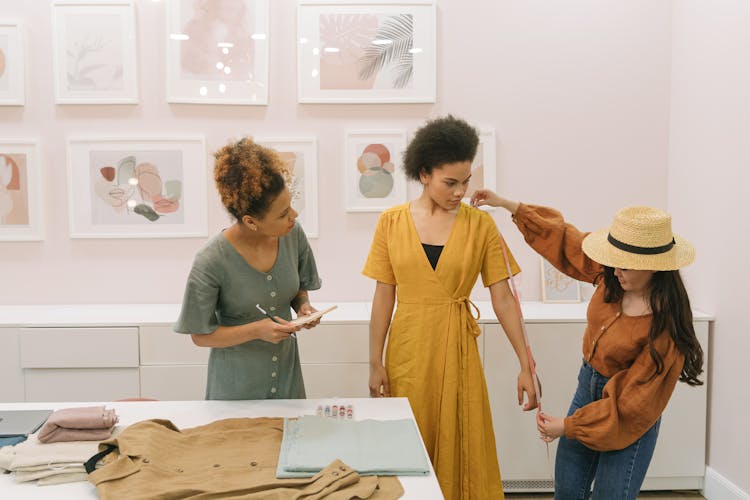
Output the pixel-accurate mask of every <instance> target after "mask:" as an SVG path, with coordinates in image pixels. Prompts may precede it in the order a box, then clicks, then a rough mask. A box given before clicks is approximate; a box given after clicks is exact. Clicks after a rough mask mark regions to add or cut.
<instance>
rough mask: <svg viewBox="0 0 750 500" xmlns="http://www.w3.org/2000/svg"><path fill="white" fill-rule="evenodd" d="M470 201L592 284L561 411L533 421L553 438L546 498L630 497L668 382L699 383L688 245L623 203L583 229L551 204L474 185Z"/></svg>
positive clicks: (656, 215)
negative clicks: (595, 227) (605, 222)
mask: <svg viewBox="0 0 750 500" xmlns="http://www.w3.org/2000/svg"><path fill="white" fill-rule="evenodd" d="M472 202H473V203H475V204H476V205H491V206H495V207H497V206H500V207H503V208H505V209H507V210H508V211H509V212H511V214H513V221H514V222H515V223H516V225H517V226H518V228H519V229H520V230H521V232H522V233H523V235H524V238H525V239H526V242H527V243H529V245H531V246H532V248H534V250H536V251H537V252H538V253H539V254H541V255H542V256H543V257H544V258H546V259H547V260H549V261H550V262H551V263H552V264H553V265H554V266H555V267H557V268H558V269H559V270H560V271H562V272H564V273H565V274H567V275H568V276H571V277H573V278H575V279H577V280H581V281H586V282H589V283H594V284H595V285H598V286H597V287H596V291H595V292H594V295H593V296H592V297H591V302H590V304H589V307H588V312H587V319H588V324H587V326H586V332H585V334H584V338H583V359H584V361H583V366H582V367H581V370H580V372H579V375H578V389H577V390H576V393H575V395H574V396H573V401H572V403H571V405H570V409H569V410H568V415H567V417H565V418H558V417H553V416H551V415H547V414H544V413H539V414H538V416H537V428H538V429H539V432H540V434H541V439H543V440H544V441H546V442H548V443H549V442H551V441H554V440H555V439H557V438H560V443H559V446H558V448H557V458H556V463H555V499H556V500H567V499H578V498H580V499H584V498H589V495H590V494H591V483H592V481H593V482H594V491H593V495H594V496H593V497H594V498H596V499H607V500H610V499H635V498H636V495H637V494H638V490H639V489H640V487H641V484H642V483H643V478H644V477H645V475H646V470H647V469H648V465H649V463H650V461H651V457H652V455H653V451H654V447H655V446H656V438H657V435H658V433H659V423H660V421H661V414H662V412H663V411H664V408H665V407H666V405H667V402H668V401H669V398H670V397H671V395H672V391H673V390H674V388H675V385H676V384H677V381H678V380H680V381H683V382H686V383H687V384H689V385H701V384H702V382H701V381H700V380H698V375H699V374H700V373H701V372H702V371H703V369H702V366H703V351H702V349H701V346H700V344H699V343H698V340H697V338H696V336H695V331H694V329H693V323H692V312H691V309H690V301H689V299H688V295H687V292H686V291H685V287H684V285H683V283H682V279H681V278H680V273H679V271H678V269H679V268H681V267H683V266H685V265H687V264H690V263H691V262H692V261H693V258H694V257H695V251H694V249H693V247H692V245H690V243H688V242H687V241H686V240H684V239H682V238H680V237H679V236H677V235H675V234H673V233H672V223H671V217H670V216H669V215H668V214H667V213H665V212H663V211H661V210H658V209H655V208H650V207H628V208H623V209H622V210H620V211H619V212H617V214H615V218H614V222H613V223H612V225H611V226H610V227H609V228H607V229H602V230H600V231H596V232H593V233H590V234H587V233H582V232H580V231H578V230H577V229H576V228H575V227H573V226H572V225H570V224H568V223H566V222H565V220H564V219H563V217H562V215H561V214H560V213H559V212H557V211H556V210H554V209H551V208H546V207H540V206H535V205H526V204H523V203H518V202H514V201H510V200H507V199H505V198H501V197H499V196H498V195H496V194H495V193H493V192H492V191H488V190H480V191H477V192H476V193H475V194H474V196H473V197H472Z"/></svg>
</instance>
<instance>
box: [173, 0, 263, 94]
mask: <svg viewBox="0 0 750 500" xmlns="http://www.w3.org/2000/svg"><path fill="white" fill-rule="evenodd" d="M268 8H269V0H220V1H206V0H172V1H170V2H169V3H168V12H167V23H168V26H167V36H168V39H167V40H166V47H167V59H166V61H167V64H166V66H167V101H168V102H175V103H199V104H248V105H263V104H267V103H268V44H269V40H268V38H269V33H268Z"/></svg>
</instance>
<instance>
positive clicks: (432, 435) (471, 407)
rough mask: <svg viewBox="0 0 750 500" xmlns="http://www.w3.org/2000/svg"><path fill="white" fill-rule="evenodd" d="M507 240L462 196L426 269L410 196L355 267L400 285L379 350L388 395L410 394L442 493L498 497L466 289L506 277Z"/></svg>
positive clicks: (384, 220) (388, 214) (383, 219)
mask: <svg viewBox="0 0 750 500" xmlns="http://www.w3.org/2000/svg"><path fill="white" fill-rule="evenodd" d="M504 244H505V243H504V242H503V239H502V237H501V236H500V233H499V232H498V230H497V226H496V225H495V222H494V221H493V220H492V218H491V217H490V215H489V214H487V213H486V212H483V211H481V210H478V209H475V208H472V207H469V206H468V205H466V204H463V203H462V204H461V205H460V206H459V209H458V213H457V215H456V219H455V221H454V223H453V228H452V230H451V233H450V236H449V237H448V241H447V242H446V244H445V247H444V248H443V251H442V253H441V255H440V260H439V261H438V264H437V267H436V268H435V269H434V270H433V269H432V266H431V265H430V263H429V261H428V259H427V255H426V254H425V252H424V249H423V247H422V242H421V241H420V239H419V235H418V234H417V231H416V227H415V225H414V221H413V219H412V216H411V212H410V210H409V204H408V203H407V204H404V205H399V206H396V207H392V208H390V209H388V210H386V211H385V212H383V214H382V215H381V216H380V220H379V221H378V226H377V229H376V230H375V235H374V237H373V241H372V246H371V248H370V254H369V256H368V258H367V263H366V264H365V267H364V270H363V271H362V272H363V274H364V275H365V276H368V277H370V278H372V279H375V280H377V281H380V282H382V283H387V284H391V285H396V287H397V288H396V295H397V300H398V302H397V306H396V313H395V315H394V317H393V320H392V322H391V325H390V329H389V331H388V346H387V349H386V355H385V356H386V357H385V366H386V370H387V371H388V376H389V379H390V385H391V395H392V396H395V397H407V398H409V402H410V403H411V407H412V410H413V412H414V415H415V417H416V420H417V424H418V425H419V430H420V432H421V434H422V438H423V439H424V442H425V445H426V447H427V452H428V453H429V455H430V459H431V460H432V464H433V467H434V468H435V471H436V473H437V477H438V481H439V482H440V487H441V489H442V491H443V495H444V496H445V498H446V499H448V500H453V499H485V498H486V499H498V498H503V491H502V483H501V480H500V467H499V465H498V461H497V452H496V448H495V433H494V431H493V429H492V414H491V412H490V405H489V400H488V397H487V385H486V383H485V379H484V371H483V369H482V362H481V358H480V355H479V350H478V348H477V337H478V335H479V334H480V329H479V327H478V325H477V322H476V319H478V311H477V318H476V319H475V317H474V316H473V313H472V306H473V304H471V302H470V301H469V294H470V293H471V290H472V288H473V287H474V283H475V282H476V280H477V277H478V275H479V273H480V272H481V273H482V281H483V283H484V285H485V286H489V285H491V284H493V283H497V282H498V281H501V280H504V279H506V278H508V273H507V269H506V266H505V261H504V260H503V251H502V245H504ZM508 255H509V259H510V261H511V269H512V271H513V274H516V273H517V272H519V268H518V265H517V264H516V262H515V260H514V259H513V256H512V255H511V254H510V252H508ZM509 383H510V381H509Z"/></svg>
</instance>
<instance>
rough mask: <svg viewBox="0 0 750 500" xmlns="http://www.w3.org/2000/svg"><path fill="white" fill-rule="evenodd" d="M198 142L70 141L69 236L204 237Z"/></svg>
mask: <svg viewBox="0 0 750 500" xmlns="http://www.w3.org/2000/svg"><path fill="white" fill-rule="evenodd" d="M206 164H207V157H206V150H205V144H204V139H203V137H172V138H154V137H149V138H141V137H127V138H126V137H120V138H104V137H73V138H69V139H68V141H67V167H68V210H69V232H70V237H71V238H191V237H206V236H207V235H208V206H207V188H206Z"/></svg>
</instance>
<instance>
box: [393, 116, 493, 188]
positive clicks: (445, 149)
mask: <svg viewBox="0 0 750 500" xmlns="http://www.w3.org/2000/svg"><path fill="white" fill-rule="evenodd" d="M478 145H479V132H478V131H477V129H475V128H474V127H472V126H471V125H469V124H468V123H466V122H465V121H464V120H461V119H460V118H455V117H453V116H452V115H448V116H444V117H441V118H436V119H434V120H430V121H428V122H427V123H426V124H425V125H423V126H422V127H421V128H419V129H418V130H417V132H416V133H415V134H414V138H413V139H412V140H411V142H410V143H409V145H408V146H407V148H406V152H405V153H404V171H405V172H406V176H407V177H408V178H410V179H414V180H416V181H418V180H419V174H420V173H421V172H423V171H424V172H426V173H427V174H430V173H432V169H434V168H439V167H441V166H442V165H445V164H447V163H456V162H463V161H472V160H474V156H475V155H476V154H477V146H478Z"/></svg>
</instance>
